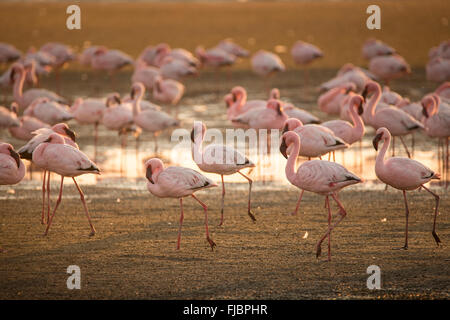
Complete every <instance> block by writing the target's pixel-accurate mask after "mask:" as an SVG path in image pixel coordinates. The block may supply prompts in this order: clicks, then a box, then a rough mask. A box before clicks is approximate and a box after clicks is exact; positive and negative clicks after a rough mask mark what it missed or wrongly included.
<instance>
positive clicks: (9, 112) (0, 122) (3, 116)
mask: <svg viewBox="0 0 450 320" xmlns="http://www.w3.org/2000/svg"><path fill="white" fill-rule="evenodd" d="M15 108H17V105H16V104H13V105H11V108H10V109H7V108H5V107H3V106H0V129H8V128H11V127H19V126H20V121H19V119H17V112H16V110H15Z"/></svg>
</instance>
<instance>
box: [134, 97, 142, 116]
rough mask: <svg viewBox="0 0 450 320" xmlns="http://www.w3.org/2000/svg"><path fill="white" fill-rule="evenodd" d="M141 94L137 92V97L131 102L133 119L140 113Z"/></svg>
mask: <svg viewBox="0 0 450 320" xmlns="http://www.w3.org/2000/svg"><path fill="white" fill-rule="evenodd" d="M142 96H143V93H142V92H139V95H138V96H137V97H136V98H134V100H133V117H136V116H138V115H139V113H141V100H142Z"/></svg>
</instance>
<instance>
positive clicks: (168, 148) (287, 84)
mask: <svg viewBox="0 0 450 320" xmlns="http://www.w3.org/2000/svg"><path fill="white" fill-rule="evenodd" d="M335 72H336V71H335V70H312V74H311V78H310V79H311V80H310V82H309V83H308V84H307V85H304V84H303V77H302V76H301V73H300V72H299V71H290V72H286V73H284V74H280V75H277V76H276V77H273V78H271V79H269V86H270V87H278V88H279V89H280V91H281V95H282V99H283V100H286V101H290V102H292V103H294V104H295V105H296V106H299V107H302V108H304V109H306V110H308V111H310V112H312V113H313V114H315V115H317V116H318V117H319V118H321V119H322V120H323V121H326V120H329V119H331V118H330V117H329V116H327V115H326V114H324V113H322V112H321V111H320V110H318V108H317V105H316V101H317V97H318V96H319V93H318V92H317V90H316V86H317V85H318V84H320V83H321V82H323V81H325V80H327V79H328V78H330V77H331V76H332V75H333V74H334V73H335ZM129 77H130V73H129V72H122V73H120V74H119V75H118V77H117V79H116V81H115V83H116V85H117V87H116V88H114V90H112V88H111V86H110V82H109V79H107V78H106V77H103V78H100V79H99V78H98V76H96V77H94V76H93V75H91V74H90V73H82V72H71V71H67V72H66V73H65V74H63V76H62V79H63V83H64V86H63V87H62V92H61V94H62V95H63V96H65V97H67V98H69V99H70V100H72V101H73V99H74V98H76V97H78V96H83V97H86V96H97V97H103V96H106V95H107V94H108V93H110V92H111V91H118V92H120V93H121V94H123V95H125V94H127V93H128V91H129V88H128V86H129ZM82 79H83V80H82ZM423 79H424V76H423V70H417V71H416V72H415V73H414V75H413V76H411V77H409V78H407V79H403V80H397V81H396V82H393V83H392V85H391V89H392V90H395V91H398V92H399V93H401V94H404V95H406V96H409V97H410V98H411V100H413V101H414V100H417V99H420V97H421V96H422V95H423V94H425V93H427V92H430V91H431V90H433V88H434V84H430V83H428V82H425V81H423ZM54 81H55V80H54V79H53V78H52V76H50V77H49V78H47V79H43V81H42V86H43V87H46V88H50V89H53V88H55V87H56V86H55V82H54ZM99 83H101V84H102V85H99ZM185 84H186V88H187V90H186V94H185V96H184V97H183V99H182V100H181V102H180V105H179V113H178V116H179V119H180V120H181V121H182V124H181V128H178V129H177V130H176V131H172V132H164V133H163V134H161V135H160V136H159V137H158V147H159V149H158V153H157V155H155V154H154V138H153V135H151V134H145V133H144V134H142V135H141V136H140V137H139V144H137V141H136V139H135V138H134V137H131V136H130V137H127V143H126V147H125V148H124V149H123V150H122V149H121V141H120V139H119V137H118V135H117V132H114V131H108V130H106V129H105V128H103V127H102V126H100V127H99V145H98V147H97V156H96V157H95V148H94V145H93V141H94V139H93V136H92V135H93V128H92V127H90V126H81V125H79V124H77V123H76V121H74V120H72V121H71V122H69V125H70V127H71V128H73V129H74V130H75V131H76V132H77V135H78V141H77V142H78V143H79V145H80V148H81V150H82V151H83V152H85V153H86V154H87V155H88V156H89V157H91V159H96V162H97V164H98V166H99V168H100V169H101V172H102V174H101V175H100V176H96V175H83V176H80V177H79V178H78V179H77V180H79V181H80V182H81V183H82V184H100V185H102V186H105V187H111V188H126V189H133V188H135V189H137V190H145V179H144V177H145V168H144V163H145V160H147V159H149V158H151V157H154V156H157V157H160V158H161V159H163V161H164V163H165V165H166V166H168V165H179V166H185V167H189V168H192V169H196V170H198V168H197V166H196V164H195V163H194V162H193V160H192V156H191V150H190V139H189V132H190V130H191V128H192V124H193V121H195V120H196V121H203V122H204V123H205V124H206V126H207V127H208V132H212V133H214V132H216V133H217V130H219V132H222V133H225V130H226V129H230V128H232V126H231V124H230V123H229V122H228V121H227V120H226V114H225V112H226V109H225V104H224V102H223V96H224V95H225V94H226V93H227V92H228V91H229V90H230V89H231V88H232V87H233V86H235V85H238V84H239V85H243V86H244V87H246V88H247V90H248V99H266V98H267V93H266V90H265V86H266V85H267V84H266V83H264V82H263V81H262V80H261V79H259V78H257V77H256V76H254V75H253V74H251V73H249V72H237V73H233V74H232V75H230V74H229V73H227V72H219V73H211V72H204V73H202V74H201V75H200V76H199V77H196V78H191V79H186V81H185ZM6 98H7V100H8V101H10V99H11V97H10V96H7V97H6ZM163 110H165V111H166V112H169V113H172V114H174V113H175V108H174V107H168V106H163ZM214 130H215V131H214ZM366 131H367V132H366V135H365V137H364V139H363V141H362V144H361V148H360V145H359V144H358V143H356V144H354V145H353V146H351V147H350V148H349V149H346V150H345V152H342V151H337V152H336V154H335V158H336V161H337V162H338V163H340V164H342V165H344V166H345V167H346V168H347V169H348V170H350V171H352V172H354V173H355V174H357V175H359V176H360V177H362V178H364V180H365V183H363V184H361V185H358V186H351V187H350V188H357V189H360V188H363V189H383V188H384V185H383V184H381V183H379V181H377V179H376V176H375V172H374V161H375V155H376V153H375V150H374V149H373V147H372V141H371V140H372V138H373V130H372V129H371V128H367V129H366ZM180 133H181V134H182V141H185V144H184V145H179V139H172V140H173V141H170V140H171V135H172V137H175V136H177V135H180ZM0 140H2V141H7V142H10V143H12V144H13V145H14V147H15V148H16V149H17V148H18V147H20V146H22V145H23V144H24V142H22V141H18V140H16V139H14V138H12V137H10V136H9V134H8V133H6V132H2V133H1V134H0ZM206 140H208V135H207V137H206ZM415 140H416V141H415V150H414V159H416V160H418V161H420V162H422V163H423V164H425V165H426V166H428V167H430V168H431V169H433V170H436V171H439V170H438V168H439V161H438V157H437V149H436V146H437V142H436V141H430V139H428V138H427V137H426V136H425V135H424V134H423V133H420V132H418V133H416V134H415ZM405 142H406V144H407V145H408V147H410V145H411V138H410V137H406V138H405ZM208 143H209V142H207V141H206V142H205V143H204V144H205V145H206V144H208ZM277 144H278V139H277V138H276V137H275V138H273V142H272V149H271V152H270V154H266V153H265V152H260V151H259V150H258V149H257V147H255V146H250V147H249V146H248V145H243V144H242V143H241V144H239V145H237V147H238V148H240V150H243V151H244V152H245V151H246V155H247V156H248V157H249V158H250V159H251V160H252V161H253V162H254V163H255V164H256V167H255V168H254V169H253V170H251V173H250V175H249V176H250V177H251V178H252V179H253V180H254V181H255V187H256V188H258V187H263V188H269V187H274V188H283V187H285V186H286V185H288V184H289V182H288V181H287V179H286V177H285V173H284V169H285V163H286V160H285V159H284V158H283V156H282V155H281V154H280V152H279V151H278V145H277ZM246 149H247V150H246ZM264 151H265V150H264ZM399 152H400V155H402V156H405V154H406V153H405V152H404V150H403V147H402V146H401V144H400V142H399V141H398V140H397V143H396V153H397V154H398V153H399ZM323 159H324V160H328V156H325V157H324V158H323ZM305 160H306V159H299V161H298V164H300V163H301V162H302V161H305ZM441 167H442V165H441ZM440 171H441V172H442V168H441V169H440ZM243 172H244V173H248V172H249V169H245V170H244V171H243ZM205 175H206V176H208V177H210V178H212V179H213V180H215V181H217V182H218V183H220V176H219V175H216V174H208V173H206V174H205ZM41 176H42V175H41V174H40V172H38V170H37V169H36V168H34V169H33V174H32V180H33V182H32V183H30V182H29V181H26V182H25V181H24V182H22V183H21V184H19V185H18V186H14V188H12V189H15V188H19V189H26V188H29V187H30V186H31V187H32V188H39V187H40V183H39V179H41ZM30 178H31V175H30V174H27V176H26V180H29V179H30ZM57 180H59V178H55V177H53V180H52V181H53V183H54V185H53V187H56V184H57V183H59V182H58V181H57ZM67 181H70V179H67ZM225 182H234V183H246V182H247V181H246V180H245V179H244V178H243V177H241V176H240V175H238V174H235V175H231V176H226V177H225ZM70 183H71V182H70ZM242 187H246V186H245V185H243V186H242ZM2 189H3V190H6V191H8V190H11V188H6V187H2V188H1V189H0V190H2ZM8 196H11V194H9V195H8V194H7V195H5V194H4V196H3V197H8Z"/></svg>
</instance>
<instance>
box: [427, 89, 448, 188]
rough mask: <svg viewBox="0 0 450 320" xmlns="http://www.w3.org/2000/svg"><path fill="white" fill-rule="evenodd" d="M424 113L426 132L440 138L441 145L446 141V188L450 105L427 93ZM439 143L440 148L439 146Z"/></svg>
mask: <svg viewBox="0 0 450 320" xmlns="http://www.w3.org/2000/svg"><path fill="white" fill-rule="evenodd" d="M422 106H423V114H424V116H425V118H424V120H423V124H424V125H425V133H426V134H427V135H428V136H429V137H431V138H438V139H439V145H440V144H441V141H442V140H444V141H445V145H446V149H445V152H444V154H445V162H444V163H445V165H444V174H445V178H446V179H445V180H446V182H445V188H447V187H448V160H449V149H448V145H449V137H450V106H447V105H444V104H442V103H440V99H439V96H437V95H436V94H431V95H426V96H425V97H424V98H423V99H422ZM439 145H438V148H439Z"/></svg>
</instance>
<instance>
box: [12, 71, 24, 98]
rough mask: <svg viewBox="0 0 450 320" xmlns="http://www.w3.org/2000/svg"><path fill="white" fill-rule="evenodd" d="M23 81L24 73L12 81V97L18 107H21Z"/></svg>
mask: <svg viewBox="0 0 450 320" xmlns="http://www.w3.org/2000/svg"><path fill="white" fill-rule="evenodd" d="M24 81H25V73H24V72H21V73H20V78H19V79H17V78H16V80H15V81H14V88H13V96H14V100H16V101H17V103H18V104H19V105H23V82H24Z"/></svg>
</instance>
